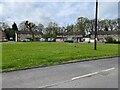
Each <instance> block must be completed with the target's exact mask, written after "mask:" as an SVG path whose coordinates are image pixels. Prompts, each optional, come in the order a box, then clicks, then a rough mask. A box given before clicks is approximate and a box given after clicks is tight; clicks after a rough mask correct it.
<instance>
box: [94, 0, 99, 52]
mask: <svg viewBox="0 0 120 90" xmlns="http://www.w3.org/2000/svg"><path fill="white" fill-rule="evenodd" d="M97 16H98V0H96V12H95V37H94V50H97Z"/></svg>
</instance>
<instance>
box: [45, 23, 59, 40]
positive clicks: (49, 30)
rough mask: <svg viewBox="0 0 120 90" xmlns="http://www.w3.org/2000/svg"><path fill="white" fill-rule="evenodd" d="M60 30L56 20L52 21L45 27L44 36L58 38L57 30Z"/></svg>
mask: <svg viewBox="0 0 120 90" xmlns="http://www.w3.org/2000/svg"><path fill="white" fill-rule="evenodd" d="M58 31H59V26H58V24H57V23H55V22H50V23H49V24H48V26H47V27H46V29H45V35H44V38H46V39H48V38H54V39H56V36H57V32H58Z"/></svg>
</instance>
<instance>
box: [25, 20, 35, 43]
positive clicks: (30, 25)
mask: <svg viewBox="0 0 120 90" xmlns="http://www.w3.org/2000/svg"><path fill="white" fill-rule="evenodd" d="M25 26H26V28H27V29H28V30H29V31H30V32H31V34H32V40H33V41H35V35H34V31H35V29H36V25H35V24H34V23H32V22H29V21H26V22H25Z"/></svg>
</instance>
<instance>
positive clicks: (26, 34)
mask: <svg viewBox="0 0 120 90" xmlns="http://www.w3.org/2000/svg"><path fill="white" fill-rule="evenodd" d="M42 35H43V33H42V32H39V31H34V36H35V40H36V41H39V40H40V39H41V37H42ZM15 36H16V41H22V40H25V39H32V33H31V32H30V31H17V32H16V35H15Z"/></svg>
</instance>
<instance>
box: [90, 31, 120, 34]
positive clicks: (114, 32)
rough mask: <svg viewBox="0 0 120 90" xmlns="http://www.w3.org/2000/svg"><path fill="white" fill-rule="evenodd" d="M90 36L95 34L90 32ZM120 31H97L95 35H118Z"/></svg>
mask: <svg viewBox="0 0 120 90" xmlns="http://www.w3.org/2000/svg"><path fill="white" fill-rule="evenodd" d="M91 34H95V32H91ZM118 34H120V31H98V32H97V35H118Z"/></svg>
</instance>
